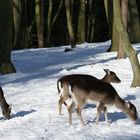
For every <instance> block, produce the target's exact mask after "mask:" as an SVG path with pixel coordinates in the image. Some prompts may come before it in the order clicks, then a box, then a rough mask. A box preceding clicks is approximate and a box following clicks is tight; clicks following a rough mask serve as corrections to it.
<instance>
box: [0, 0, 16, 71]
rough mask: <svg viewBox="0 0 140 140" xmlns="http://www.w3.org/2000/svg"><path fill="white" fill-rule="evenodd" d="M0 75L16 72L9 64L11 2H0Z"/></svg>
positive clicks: (11, 31)
mask: <svg viewBox="0 0 140 140" xmlns="http://www.w3.org/2000/svg"><path fill="white" fill-rule="evenodd" d="M0 9H1V12H0V26H1V28H0V73H2V74H7V73H13V72H16V70H15V67H14V65H13V64H12V62H11V49H12V45H13V44H12V33H13V29H12V27H13V14H12V11H13V10H12V2H11V0H1V1H0Z"/></svg>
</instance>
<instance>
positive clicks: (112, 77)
mask: <svg viewBox="0 0 140 140" xmlns="http://www.w3.org/2000/svg"><path fill="white" fill-rule="evenodd" d="M104 71H105V76H104V77H103V78H102V79H101V80H102V81H104V82H108V83H111V82H112V83H120V82H121V80H120V79H119V78H118V77H117V75H116V74H115V72H113V71H110V70H109V69H104ZM79 78H82V79H97V78H95V77H93V76H91V75H84V74H72V75H66V76H63V77H62V78H60V79H58V81H57V89H58V92H59V95H60V99H59V101H58V107H59V114H60V115H61V110H62V104H64V105H65V106H66V107H67V109H69V105H67V103H66V101H67V100H69V99H70V98H71V97H70V95H69V90H68V85H69V83H70V82H72V81H74V80H76V79H79Z"/></svg>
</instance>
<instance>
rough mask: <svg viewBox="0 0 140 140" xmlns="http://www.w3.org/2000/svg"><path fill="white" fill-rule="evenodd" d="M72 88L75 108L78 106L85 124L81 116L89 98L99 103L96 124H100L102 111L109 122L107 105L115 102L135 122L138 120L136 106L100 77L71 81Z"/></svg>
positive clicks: (78, 113) (78, 112) (71, 92)
mask: <svg viewBox="0 0 140 140" xmlns="http://www.w3.org/2000/svg"><path fill="white" fill-rule="evenodd" d="M70 89H71V91H70V92H69V93H70V95H71V96H72V98H73V101H74V102H75V106H74V107H73V108H76V111H77V115H78V117H79V118H80V121H81V123H82V124H83V125H84V124H85V123H84V121H83V118H82V116H81V112H82V109H83V107H84V106H85V105H86V104H87V101H88V100H91V101H96V102H98V104H99V105H98V107H97V119H96V124H98V121H99V117H100V114H101V112H102V111H104V113H105V118H106V122H107V124H109V123H108V118H107V107H106V105H113V104H114V105H115V106H116V107H118V108H119V109H120V110H122V111H123V112H124V113H125V114H126V115H127V116H128V117H129V118H130V119H131V120H132V121H133V122H136V120H137V110H136V107H135V106H134V105H133V104H132V103H130V102H128V103H126V102H125V101H124V100H123V99H122V98H121V97H120V96H119V95H118V93H117V92H116V90H115V89H114V88H113V86H112V85H111V84H109V83H105V82H103V81H101V80H98V79H82V80H80V79H77V80H75V81H72V82H71V83H70ZM73 104H74V103H73ZM72 111H73V110H72V109H71V110H69V125H71V124H72Z"/></svg>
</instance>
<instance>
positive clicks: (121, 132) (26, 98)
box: [0, 41, 140, 140]
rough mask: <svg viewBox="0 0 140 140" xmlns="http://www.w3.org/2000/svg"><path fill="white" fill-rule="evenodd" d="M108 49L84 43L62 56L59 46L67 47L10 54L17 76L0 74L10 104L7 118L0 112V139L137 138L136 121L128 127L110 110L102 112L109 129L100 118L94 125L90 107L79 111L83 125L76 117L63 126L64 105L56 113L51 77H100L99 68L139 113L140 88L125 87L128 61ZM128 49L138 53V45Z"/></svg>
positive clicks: (93, 110)
mask: <svg viewBox="0 0 140 140" xmlns="http://www.w3.org/2000/svg"><path fill="white" fill-rule="evenodd" d="M109 45H110V41H108V42H104V43H97V44H96V43H92V44H88V43H84V44H81V45H78V46H77V48H75V49H74V51H71V52H67V53H64V48H65V47H69V46H62V47H55V48H48V49H29V50H28V49H27V50H26V49H25V50H20V51H13V52H12V62H13V63H14V65H15V66H16V69H17V73H15V74H9V75H0V85H1V87H2V88H3V91H4V93H5V97H6V100H7V102H8V103H9V104H12V116H11V119H10V120H3V116H2V114H1V112H0V140H139V139H140V119H138V122H137V124H133V122H132V121H131V120H129V119H128V118H127V117H126V116H125V115H124V113H123V112H121V111H120V110H119V109H117V108H115V107H114V106H112V107H110V108H109V109H108V112H109V113H108V118H109V120H110V122H111V125H110V127H108V126H107V125H106V123H105V122H104V115H101V118H100V122H99V125H98V126H96V125H95V119H96V108H95V107H94V106H92V105H90V106H87V107H86V108H84V109H83V112H82V115H83V118H84V120H85V122H86V126H84V127H83V126H81V123H80V121H79V119H78V118H77V115H76V113H74V114H73V126H71V127H69V126H68V113H67V110H66V108H65V107H64V106H63V114H64V115H62V116H60V115H58V106H57V101H58V92H57V88H56V81H57V79H58V78H60V77H61V76H63V75H67V74H72V73H82V74H90V75H93V76H96V77H97V78H102V77H103V76H104V74H105V73H104V71H103V68H108V69H110V70H112V71H115V73H116V74H117V76H118V77H119V78H120V79H121V81H122V82H121V83H119V84H112V85H113V86H114V87H115V89H116V90H117V92H118V94H119V95H120V96H121V97H122V98H123V99H124V100H126V101H131V102H132V103H133V104H135V105H136V107H137V111H138V115H140V88H138V87H137V88H130V85H131V82H132V78H133V75H132V70H131V65H130V62H129V60H128V58H127V59H122V60H116V59H115V58H116V53H115V52H112V53H107V52H105V51H106V49H107V48H108V47H109ZM133 46H134V47H135V48H136V49H137V51H138V52H139V51H140V44H137V45H133ZM139 58H140V55H139Z"/></svg>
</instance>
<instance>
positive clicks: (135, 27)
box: [129, 0, 140, 43]
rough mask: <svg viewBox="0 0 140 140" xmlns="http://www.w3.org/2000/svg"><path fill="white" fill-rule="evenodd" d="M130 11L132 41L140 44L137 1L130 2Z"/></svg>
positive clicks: (131, 0) (130, 0)
mask: <svg viewBox="0 0 140 140" xmlns="http://www.w3.org/2000/svg"><path fill="white" fill-rule="evenodd" d="M129 9H130V41H131V42H132V43H138V42H140V20H139V14H138V8H137V5H136V0H129Z"/></svg>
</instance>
